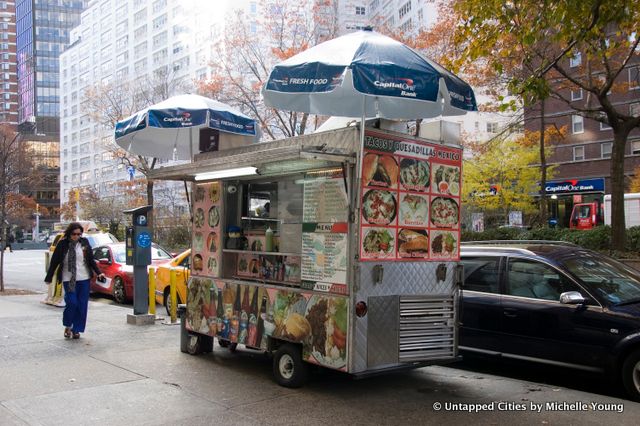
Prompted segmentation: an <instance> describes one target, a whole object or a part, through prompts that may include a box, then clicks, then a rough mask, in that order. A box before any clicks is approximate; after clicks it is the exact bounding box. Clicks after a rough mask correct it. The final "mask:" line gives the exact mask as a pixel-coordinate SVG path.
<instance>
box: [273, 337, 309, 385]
mask: <svg viewBox="0 0 640 426" xmlns="http://www.w3.org/2000/svg"><path fill="white" fill-rule="evenodd" d="M273 375H274V377H275V379H276V382H278V384H279V385H280V386H284V387H287V388H299V387H300V386H302V385H304V384H305V382H306V381H307V377H308V368H307V364H306V363H305V362H304V361H302V353H301V348H300V346H296V345H293V344H291V343H285V344H284V345H282V346H280V347H279V348H278V350H277V351H276V354H275V356H274V357H273Z"/></svg>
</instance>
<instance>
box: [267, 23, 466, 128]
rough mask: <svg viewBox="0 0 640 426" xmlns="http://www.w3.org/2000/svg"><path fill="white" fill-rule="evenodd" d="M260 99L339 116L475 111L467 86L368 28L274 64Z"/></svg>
mask: <svg viewBox="0 0 640 426" xmlns="http://www.w3.org/2000/svg"><path fill="white" fill-rule="evenodd" d="M262 94H263V96H264V100H265V103H266V104H267V105H268V106H272V107H274V108H278V109H282V110H287V111H298V112H308V113H311V114H321V115H332V116H343V117H383V118H389V119H416V118H431V117H437V116H440V115H462V114H465V113H466V112H467V111H476V110H477V105H476V100H475V95H474V93H473V90H472V89H471V87H470V86H469V85H468V84H467V83H465V82H464V81H462V80H461V79H460V78H458V77H457V76H456V75H454V74H453V73H451V72H449V71H447V70H445V69H444V68H442V67H441V66H440V65H438V64H437V63H435V62H433V61H431V60H429V59H427V58H425V57H424V56H422V55H421V54H419V53H418V52H416V51H415V50H413V49H411V48H409V47H408V46H406V45H405V44H402V43H400V42H398V41H396V40H393V39H392V38H390V37H387V36H384V35H382V34H379V33H376V32H374V31H371V30H369V29H365V30H363V31H357V32H354V33H350V34H347V35H344V36H342V37H338V38H335V39H332V40H329V41H326V42H324V43H321V44H318V45H317V46H314V47H312V48H310V49H308V50H305V51H304V52H301V53H299V54H297V55H295V56H292V57H291V58H289V59H287V60H285V61H283V62H281V63H279V64H277V65H276V66H275V68H274V69H273V70H272V71H271V75H270V76H269V79H268V80H267V82H266V84H265V85H264V87H263V90H262Z"/></svg>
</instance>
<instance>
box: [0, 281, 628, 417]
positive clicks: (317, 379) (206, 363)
mask: <svg viewBox="0 0 640 426" xmlns="http://www.w3.org/2000/svg"><path fill="white" fill-rule="evenodd" d="M42 298H43V295H42V294H39V295H29V296H0V425H11V426H13V425H25V424H26V425H63V426H71V425H85V424H91V425H119V424H130V425H147V424H148V425H164V424H167V425H169V424H171V425H176V424H177V425H183V424H184V425H187V424H188V425H205V424H206V425H211V424H229V425H238V424H240V425H265V424H273V425H275V424H305V425H316V424H317V425H327V424H330V425H340V424H367V425H370V424H387V425H392V424H403V425H405V424H415V425H418V424H419V425H422V424H462V423H465V424H468V423H469V421H472V422H473V423H474V424H478V425H480V424H531V423H537V424H541V423H542V424H544V423H549V424H563V425H569V424H580V425H586V424H594V425H596V424H616V425H617V426H620V425H625V424H628V425H635V424H637V421H638V419H639V418H640V404H637V403H634V402H630V401H625V400H619V399H615V398H609V397H605V396H600V395H593V394H588V393H584V392H579V391H574V390H568V389H557V388H554V387H551V386H547V385H540V384H536V383H530V382H523V381H518V380H513V379H508V378H503V377H496V376H490V375H487V374H480V373H474V372H469V371H462V370H457V369H453V368H445V367H428V368H422V369H419V370H414V371H411V372H408V373H400V374H389V375H385V376H379V377H373V378H369V379H364V380H358V381H355V380H352V379H351V378H350V377H349V376H347V375H344V374H338V373H332V372H327V371H324V372H322V373H320V374H315V375H314V376H313V379H312V381H311V382H310V383H309V384H308V385H307V386H306V387H304V388H302V389H296V390H292V389H285V388H282V387H279V386H277V385H276V384H275V383H274V382H273V380H272V378H271V361H270V359H268V358H267V357H265V356H264V355H262V354H259V353H256V352H250V351H244V350H241V349H239V350H238V352H237V353H235V354H234V353H231V352H229V351H228V350H226V349H222V348H220V347H219V346H217V345H215V347H214V354H207V355H202V356H197V357H194V356H190V355H187V354H183V353H181V352H180V349H179V332H180V330H179V326H167V325H162V324H160V323H159V322H156V324H155V325H149V326H133V325H128V324H126V315H127V313H131V308H130V307H129V308H126V307H121V306H116V305H108V304H104V303H99V302H90V306H89V318H88V322H87V332H86V333H85V334H83V335H82V338H80V339H79V340H65V339H64V338H63V335H62V334H63V327H62V325H61V316H62V310H61V309H60V308H55V307H52V306H48V305H44V304H41V303H40V301H41V300H42ZM497 401H510V402H512V403H517V404H522V406H527V407H528V406H529V405H530V404H531V403H546V402H569V403H574V402H576V401H579V402H584V403H591V402H594V403H600V404H605V406H601V407H600V408H603V407H604V408H606V407H608V408H609V411H603V410H602V409H600V410H592V409H588V410H577V411H576V410H571V409H570V407H569V408H567V407H565V409H562V407H560V409H543V410H542V411H541V412H535V411H534V410H531V409H528V408H527V409H526V410H523V411H518V410H517V409H507V410H499V409H498V408H493V409H492V410H490V409H486V407H485V409H483V410H484V411H480V412H478V413H469V412H467V411H464V409H463V408H461V407H459V406H458V407H457V408H455V407H454V408H455V409H452V408H450V409H449V410H447V408H446V406H445V404H451V403H457V404H476V403H491V402H496V404H497ZM438 403H440V404H442V408H441V409H440V410H439V411H437V410H434V407H436V405H437V404H438ZM607 404H608V405H607ZM616 407H618V408H622V411H623V412H621V413H620V412H617V411H616ZM611 410H613V411H611ZM618 411H619V410H618Z"/></svg>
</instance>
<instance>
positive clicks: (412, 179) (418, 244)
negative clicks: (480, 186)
mask: <svg viewBox="0 0 640 426" xmlns="http://www.w3.org/2000/svg"><path fill="white" fill-rule="evenodd" d="M461 170H462V150H461V149H458V148H452V147H449V146H444V145H439V144H431V143H427V142H423V141H417V140H412V139H404V138H401V137H393V136H389V135H386V134H378V133H375V132H367V133H366V135H365V141H364V157H363V161H362V175H361V177H362V199H361V218H360V225H361V226H360V259H361V260H364V261H367V260H376V261H381V260H389V261H406V260H416V261H417V260H422V261H429V260H458V259H459V258H460V254H459V253H460V248H459V241H460V188H461V184H462V181H461Z"/></svg>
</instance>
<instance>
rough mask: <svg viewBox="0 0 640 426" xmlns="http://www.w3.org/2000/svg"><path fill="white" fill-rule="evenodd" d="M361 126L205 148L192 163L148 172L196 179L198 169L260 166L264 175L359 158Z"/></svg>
mask: <svg viewBox="0 0 640 426" xmlns="http://www.w3.org/2000/svg"><path fill="white" fill-rule="evenodd" d="M358 135H359V133H358V128H357V127H347V128H343V129H337V130H331V131H327V132H321V133H313V134H309V135H303V136H297V137H293V138H287V139H280V140H277V141H273V142H262V143H256V144H253V145H247V146H243V147H240V148H233V149H228V150H224V151H216V152H205V153H201V154H198V155H196V156H195V161H194V162H193V163H188V164H180V165H176V166H168V167H160V168H158V169H154V170H152V171H151V172H149V174H148V176H147V177H148V178H149V179H155V180H185V181H187V180H194V177H195V175H197V174H198V173H205V172H212V171H219V170H226V169H231V168H237V167H248V166H253V167H257V168H258V170H259V174H260V175H261V176H265V175H266V176H268V175H281V174H289V173H297V172H302V171H305V170H311V169H318V168H322V167H328V166H335V165H336V164H339V163H342V162H345V161H355V154H356V151H357V149H358V146H359V139H358V138H359V136H358Z"/></svg>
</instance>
